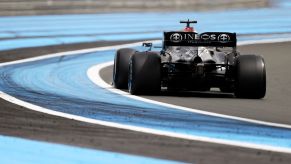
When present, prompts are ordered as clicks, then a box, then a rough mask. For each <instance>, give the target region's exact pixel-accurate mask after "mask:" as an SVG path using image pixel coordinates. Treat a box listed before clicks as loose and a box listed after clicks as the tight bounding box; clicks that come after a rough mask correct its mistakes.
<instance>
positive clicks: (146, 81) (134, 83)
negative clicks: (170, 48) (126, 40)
mask: <svg viewBox="0 0 291 164" xmlns="http://www.w3.org/2000/svg"><path fill="white" fill-rule="evenodd" d="M128 89H129V92H130V93H131V94H133V95H138V94H157V93H159V92H160V90H161V57H160V56H159V55H158V54H157V53H155V52H137V53H135V54H134V55H133V56H132V57H131V59H130V63H129V76H128Z"/></svg>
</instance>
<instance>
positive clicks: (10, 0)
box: [0, 0, 271, 15]
mask: <svg viewBox="0 0 291 164" xmlns="http://www.w3.org/2000/svg"><path fill="white" fill-rule="evenodd" d="M270 5H271V2H270V0H146V1H145V0H1V1H0V12H1V13H0V14H1V15H40V14H42V15H43V14H72V13H75V14H80V13H100V12H135V11H143V12H144V11H147V12H150V11H193V10H195V11H203V10H204V11H205V10H221V9H233V8H257V7H267V6H270Z"/></svg>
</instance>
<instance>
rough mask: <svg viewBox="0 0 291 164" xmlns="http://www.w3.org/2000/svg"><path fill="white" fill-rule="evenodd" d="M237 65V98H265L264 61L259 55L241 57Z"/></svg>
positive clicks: (237, 60) (235, 92) (238, 58)
mask: <svg viewBox="0 0 291 164" xmlns="http://www.w3.org/2000/svg"><path fill="white" fill-rule="evenodd" d="M235 63H236V64H235V65H236V79H235V91H234V94H235V96H236V97H238V98H251V99H260V98H263V97H264V96H265V94H266V68H265V61H264V59H263V58H262V57H261V56H258V55H240V56H238V57H237V59H236V62H235Z"/></svg>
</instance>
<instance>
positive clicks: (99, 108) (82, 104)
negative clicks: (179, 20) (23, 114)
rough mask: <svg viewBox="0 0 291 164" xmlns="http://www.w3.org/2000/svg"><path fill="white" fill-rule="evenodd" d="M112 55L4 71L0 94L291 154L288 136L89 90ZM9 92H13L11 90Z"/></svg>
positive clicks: (286, 132)
mask: <svg viewBox="0 0 291 164" xmlns="http://www.w3.org/2000/svg"><path fill="white" fill-rule="evenodd" d="M113 55H114V51H113V50H112V51H100V52H96V53H89V54H80V55H75V56H66V57H57V58H52V59H46V60H41V61H35V62H29V63H23V64H17V65H11V66H5V67H2V68H1V69H0V74H1V77H2V80H1V81H0V89H1V90H2V91H4V92H6V93H8V94H10V95H12V96H15V97H17V98H20V99H22V100H24V101H27V102H30V103H33V104H36V105H39V106H42V107H45V108H49V109H52V110H55V111H60V112H64V113H70V114H74V115H78V116H83V117H87V118H92V119H97V120H102V121H109V122H116V123H120V124H125V125H133V126H138V127H144V128H151V129H156V130H162V131H166V132H174V133H178V134H186V135H193V136H202V137H210V138H216V139H224V140H229V141H238V142H245V143H253V144H259V145H267V146H274V147H281V148H289V149H291V130H290V129H284V128H276V127H270V126H264V125H259V124H254V123H248V122H243V121H237V120H232V119H225V118H219V117H214V116H207V115H202V114H196V113H192V112H187V111H181V110H177V109H173V108H167V107H163V106H159V105H154V104H148V103H145V102H141V101H137V100H133V99H129V98H126V97H123V96H120V95H118V94H115V93H112V92H110V91H107V90H105V89H103V88H100V87H98V86H96V85H95V84H93V83H92V82H91V81H90V80H89V79H88V77H87V76H86V71H87V69H88V68H90V67H91V66H92V65H95V64H98V63H103V62H107V61H110V60H113ZM10 86H12V87H10Z"/></svg>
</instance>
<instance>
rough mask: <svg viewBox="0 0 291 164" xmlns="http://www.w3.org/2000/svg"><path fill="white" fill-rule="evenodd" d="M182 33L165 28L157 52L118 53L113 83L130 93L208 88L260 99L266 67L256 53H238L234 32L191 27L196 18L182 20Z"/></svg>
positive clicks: (148, 45) (206, 89) (125, 50)
mask: <svg viewBox="0 0 291 164" xmlns="http://www.w3.org/2000/svg"><path fill="white" fill-rule="evenodd" d="M180 23H186V24H187V26H186V28H185V29H184V30H183V31H172V32H164V39H163V43H162V50H161V51H158V52H157V51H151V49H152V43H143V46H146V47H149V50H148V51H144V52H139V51H136V50H134V49H130V48H123V49H119V50H118V51H117V52H116V55H115V60H114V69H113V85H114V87H116V88H118V89H128V90H129V92H130V93H131V94H134V95H138V94H156V93H159V92H160V91H161V90H166V91H209V90H210V88H220V91H221V92H227V93H234V95H235V96H236V97H240V98H257V99H259V98H263V97H264V96H265V93H266V68H265V62H264V59H263V58H262V57H261V56H259V55H240V53H239V52H238V51H237V50H236V46H237V39H236V33H229V32H205V33H201V34H198V33H196V32H195V31H194V30H193V27H190V24H191V23H197V22H196V21H189V20H188V21H181V22H180Z"/></svg>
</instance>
